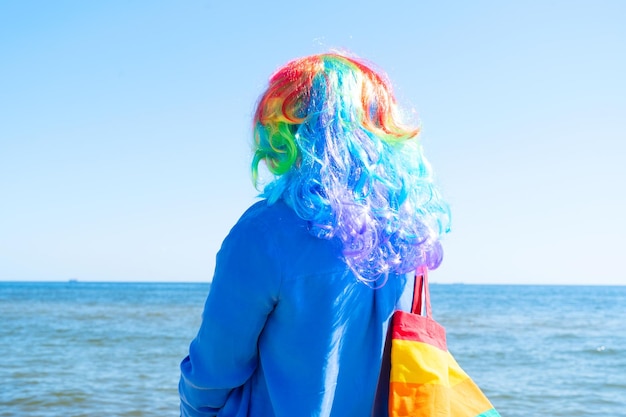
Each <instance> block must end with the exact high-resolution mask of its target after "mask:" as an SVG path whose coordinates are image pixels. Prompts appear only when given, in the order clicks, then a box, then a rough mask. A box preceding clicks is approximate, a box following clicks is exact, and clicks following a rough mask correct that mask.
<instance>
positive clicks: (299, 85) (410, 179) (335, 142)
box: [252, 53, 449, 281]
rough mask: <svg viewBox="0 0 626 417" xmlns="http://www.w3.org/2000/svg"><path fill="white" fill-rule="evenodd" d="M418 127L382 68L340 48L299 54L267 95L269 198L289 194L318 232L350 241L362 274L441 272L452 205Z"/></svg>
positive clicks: (259, 113) (352, 261) (262, 130)
mask: <svg viewBox="0 0 626 417" xmlns="http://www.w3.org/2000/svg"><path fill="white" fill-rule="evenodd" d="M418 134H419V129H418V128H417V127H410V126H406V125H404V124H403V123H402V122H401V120H400V114H399V111H398V108H397V104H396V100H395V98H394V96H393V92H392V89H391V85H390V83H389V81H388V80H387V78H386V76H385V75H384V74H383V73H382V72H376V71H374V70H373V69H372V68H371V67H370V66H368V65H366V64H365V63H364V62H362V61H360V60H358V59H355V58H352V57H348V56H344V55H340V54H332V53H330V54H321V55H313V56H309V57H305V58H300V59H296V60H294V61H292V62H289V63H288V64H287V65H285V66H284V67H282V68H281V69H279V70H278V71H277V72H276V73H275V74H274V75H272V77H271V78H270V83H269V87H268V88H267V90H266V91H265V93H264V94H263V95H262V96H261V99H260V100H259V103H258V106H257V110H256V115H255V119H254V140H255V153H254V158H253V162H252V173H253V178H254V180H255V183H256V181H257V177H258V166H259V163H260V162H261V161H264V162H265V164H266V166H267V168H268V170H269V171H270V172H271V173H272V174H273V175H274V179H273V181H271V182H269V183H268V184H267V185H266V186H265V187H264V190H263V196H265V197H266V198H268V199H269V201H270V203H271V202H274V201H276V200H277V199H283V200H284V201H285V202H286V203H287V204H288V205H289V206H290V207H291V208H292V209H293V210H294V211H295V212H296V213H297V215H298V216H300V217H301V218H303V219H305V220H307V221H308V223H309V225H310V231H311V233H312V234H314V235H315V236H317V237H320V238H325V239H331V238H338V239H340V240H341V243H342V247H343V256H344V258H345V260H346V263H347V264H348V265H349V266H350V268H351V269H352V270H353V271H354V272H355V273H356V275H357V276H358V277H359V278H360V279H362V280H364V281H377V280H378V279H379V278H381V277H383V278H386V276H387V275H388V274H389V273H396V274H401V273H406V272H410V271H412V270H415V269H416V268H419V267H421V266H424V267H427V268H430V269H434V268H436V267H437V266H438V265H439V264H440V262H441V259H442V249H441V245H440V243H439V239H440V236H441V235H442V234H443V233H445V232H447V231H448V228H449V211H448V206H447V204H446V203H445V202H444V201H443V200H442V199H441V197H440V195H439V192H438V190H437V189H436V187H435V186H434V183H433V179H432V172H431V169H430V166H429V164H428V162H427V161H426V159H425V158H424V156H423V152H422V147H421V145H420V143H419V142H418Z"/></svg>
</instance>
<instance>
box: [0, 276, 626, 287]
mask: <svg viewBox="0 0 626 417" xmlns="http://www.w3.org/2000/svg"><path fill="white" fill-rule="evenodd" d="M211 283H212V281H143V280H124V281H121V280H108V281H106V280H82V279H77V278H69V279H66V280H58V279H54V280H46V279H40V280H36V279H35V280H14V279H2V278H0V284H129V285H137V284H146V285H159V284H163V285H178V284H180V285H194V284H197V285H210V284H211ZM430 284H431V285H450V286H455V285H456V286H466V285H467V286H511V287H516V286H517V287H624V286H626V283H625V284H620V283H593V284H590V283H555V282H547V283H537V282H531V283H519V282H463V281H455V282H442V281H437V280H432V279H431V280H430Z"/></svg>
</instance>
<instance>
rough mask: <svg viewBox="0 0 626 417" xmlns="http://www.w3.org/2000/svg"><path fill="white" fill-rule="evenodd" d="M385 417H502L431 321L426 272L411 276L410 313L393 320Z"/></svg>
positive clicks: (444, 332) (440, 328) (439, 326)
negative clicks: (413, 286)
mask: <svg viewBox="0 0 626 417" xmlns="http://www.w3.org/2000/svg"><path fill="white" fill-rule="evenodd" d="M424 304H425V308H423V306H424ZM389 417H500V414H499V413H498V412H497V411H496V410H495V408H493V405H492V404H491V403H490V402H489V400H488V399H487V397H486V396H485V395H484V394H483V392H482V391H481V390H480V388H478V386H477V385H476V384H475V383H474V381H473V380H472V379H471V378H470V377H469V376H468V375H467V374H466V373H465V372H464V371H463V370H462V369H461V367H460V366H459V365H458V364H457V362H456V361H455V360H454V358H453V357H452V355H451V354H450V352H448V348H447V344H446V331H445V329H444V328H443V326H441V325H440V324H439V323H437V322H436V321H435V320H433V319H432V313H431V306H430V293H429V290H428V276H427V271H426V270H420V271H419V272H418V274H416V276H415V288H414V293H413V305H412V307H411V312H410V313H408V312H405V311H396V312H394V314H393V316H392V321H391V372H390V378H389Z"/></svg>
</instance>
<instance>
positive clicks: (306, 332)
mask: <svg viewBox="0 0 626 417" xmlns="http://www.w3.org/2000/svg"><path fill="white" fill-rule="evenodd" d="M406 281H407V279H406V277H405V276H390V277H389V279H388V281H387V282H386V283H385V285H383V286H382V287H380V288H372V286H368V285H366V284H364V283H362V282H360V281H358V280H357V279H356V277H355V276H354V275H353V274H352V272H351V271H350V269H349V268H348V267H347V266H346V264H345V262H344V261H343V259H342V256H341V244H340V243H339V242H338V241H337V240H324V239H319V238H316V237H314V236H312V235H311V234H310V233H309V232H308V229H307V222H306V221H303V220H302V219H300V218H299V217H297V216H296V215H295V213H294V212H293V211H292V210H291V209H290V208H289V207H288V206H287V205H286V204H285V203H284V202H282V201H280V200H279V201H278V202H276V203H275V204H272V205H269V204H268V203H267V202H266V201H265V200H263V201H260V202H258V203H256V204H255V205H253V206H252V207H251V208H250V209H248V211H247V212H246V213H245V214H244V215H243V216H242V217H241V219H240V220H239V221H238V222H237V224H236V225H235V226H234V227H233V229H232V230H231V231H230V233H229V235H228V236H227V237H226V239H225V240H224V242H223V244H222V247H221V249H220V251H219V253H218V254H217V260H216V267H215V275H214V277H213V282H212V284H211V290H210V293H209V296H208V297H207V300H206V304H205V307H204V313H203V320H202V325H201V327H200V329H199V331H198V334H197V336H196V338H195V339H194V340H193V341H192V342H191V345H190V347H189V356H188V357H186V358H185V359H184V360H183V362H182V363H181V379H180V384H179V392H180V398H181V415H182V416H223V417H233V416H236V417H273V416H276V417H303V416H325V417H326V416H329V417H330V416H332V417H369V416H371V415H372V406H373V403H374V396H375V392H376V387H377V382H378V378H379V373H380V367H381V358H382V356H383V348H384V344H385V338H386V333H387V325H388V321H389V318H390V316H391V314H392V313H393V311H394V310H395V309H403V310H407V309H408V308H410V302H411V295H412V294H411V293H412V291H405V289H407V288H410V289H411V290H412V286H411V285H408V286H407V285H405V284H406ZM403 294H404V295H403ZM381 407H382V409H384V408H385V405H382V406H381ZM382 412H384V411H381V413H382ZM374 415H377V413H374Z"/></svg>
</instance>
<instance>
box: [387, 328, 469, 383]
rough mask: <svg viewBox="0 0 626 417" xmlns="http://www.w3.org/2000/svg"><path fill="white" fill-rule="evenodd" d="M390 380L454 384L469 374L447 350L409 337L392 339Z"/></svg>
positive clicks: (463, 379)
mask: <svg viewBox="0 0 626 417" xmlns="http://www.w3.org/2000/svg"><path fill="white" fill-rule="evenodd" d="M391 346H392V348H391V375H390V381H391V382H406V383H410V384H438V385H444V386H446V387H451V386H455V385H457V384H459V383H461V382H463V381H465V380H466V379H468V378H469V376H468V375H467V374H466V373H465V372H464V371H463V370H462V369H461V367H459V365H458V364H457V363H456V361H455V360H454V358H453V357H452V355H450V353H449V352H447V351H443V350H441V349H438V348H436V347H434V346H431V345H428V344H426V343H422V342H416V341H412V340H399V339H393V340H392V341H391Z"/></svg>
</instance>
